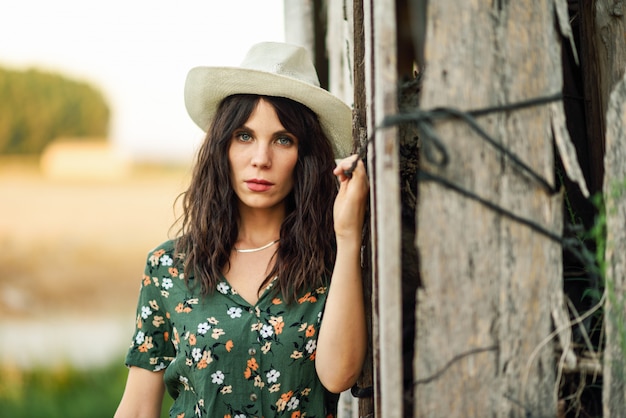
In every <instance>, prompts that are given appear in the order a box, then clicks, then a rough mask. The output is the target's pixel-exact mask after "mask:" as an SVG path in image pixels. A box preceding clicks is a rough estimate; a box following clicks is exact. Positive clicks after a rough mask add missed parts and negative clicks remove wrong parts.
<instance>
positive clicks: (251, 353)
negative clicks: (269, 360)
mask: <svg viewBox="0 0 626 418" xmlns="http://www.w3.org/2000/svg"><path fill="white" fill-rule="evenodd" d="M248 354H250V355H251V356H253V355H255V354H256V350H255V349H254V347H251V348H249V349H248Z"/></svg>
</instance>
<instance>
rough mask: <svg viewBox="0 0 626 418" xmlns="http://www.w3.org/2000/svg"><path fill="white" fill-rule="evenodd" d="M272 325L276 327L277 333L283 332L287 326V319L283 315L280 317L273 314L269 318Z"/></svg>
mask: <svg viewBox="0 0 626 418" xmlns="http://www.w3.org/2000/svg"><path fill="white" fill-rule="evenodd" d="M269 323H270V325H272V326H273V327H274V332H275V333H276V334H280V333H282V332H283V327H284V326H285V321H283V317H282V316H279V317H278V318H277V317H275V316H273V317H271V318H270V320H269Z"/></svg>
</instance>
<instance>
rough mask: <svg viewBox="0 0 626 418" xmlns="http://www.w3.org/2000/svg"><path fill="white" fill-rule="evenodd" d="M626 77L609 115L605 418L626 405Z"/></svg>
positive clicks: (611, 102) (621, 412)
mask: <svg viewBox="0 0 626 418" xmlns="http://www.w3.org/2000/svg"><path fill="white" fill-rule="evenodd" d="M625 161H626V77H624V78H623V79H622V80H621V81H620V82H619V83H618V84H617V85H616V86H615V89H614V90H613V93H612V94H611V96H610V100H609V103H608V109H607V115H606V154H605V157H604V168H605V177H604V198H605V204H606V230H607V236H606V255H605V256H606V267H607V269H606V280H605V286H606V288H605V292H606V296H607V298H606V304H605V310H604V316H605V320H604V325H605V331H606V341H605V348H604V375H603V378H604V379H603V390H602V407H603V416H604V418H609V417H621V416H623V415H624V405H626V362H625V360H624V359H626V310H625V309H624V306H625V304H626V251H625V250H626V227H625V220H626V165H625V164H624V162H625Z"/></svg>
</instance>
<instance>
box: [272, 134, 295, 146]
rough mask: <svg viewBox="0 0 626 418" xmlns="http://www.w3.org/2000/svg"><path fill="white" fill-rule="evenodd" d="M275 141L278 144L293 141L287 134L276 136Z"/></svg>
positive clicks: (286, 143) (289, 143)
mask: <svg viewBox="0 0 626 418" xmlns="http://www.w3.org/2000/svg"><path fill="white" fill-rule="evenodd" d="M276 142H277V143H278V144H279V145H291V144H293V143H294V141H293V139H291V138H289V137H288V136H281V137H278V138H276Z"/></svg>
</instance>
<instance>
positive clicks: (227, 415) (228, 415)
mask: <svg viewBox="0 0 626 418" xmlns="http://www.w3.org/2000/svg"><path fill="white" fill-rule="evenodd" d="M224 418H233V417H232V416H231V415H230V414H226V415H224Z"/></svg>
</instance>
